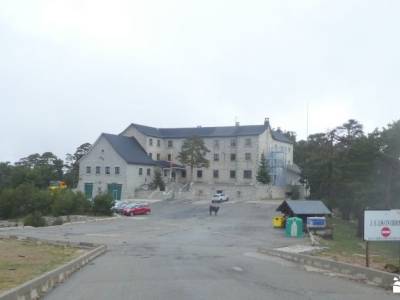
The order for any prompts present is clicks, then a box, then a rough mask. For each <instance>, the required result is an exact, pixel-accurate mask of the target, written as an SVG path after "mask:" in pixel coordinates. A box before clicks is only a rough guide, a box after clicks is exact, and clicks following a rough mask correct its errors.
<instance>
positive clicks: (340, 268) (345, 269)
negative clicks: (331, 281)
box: [259, 249, 396, 289]
mask: <svg viewBox="0 0 400 300" xmlns="http://www.w3.org/2000/svg"><path fill="white" fill-rule="evenodd" d="M259 251H260V252H261V253H264V254H268V255H273V256H278V257H281V258H284V259H287V260H290V261H293V262H296V263H300V264H303V265H308V266H313V267H315V268H319V269H326V270H329V271H331V272H333V273H338V274H343V275H346V276H350V277H352V278H354V279H356V280H362V281H365V282H367V283H369V284H374V285H377V286H380V287H383V288H386V289H391V288H392V286H393V277H394V276H396V274H393V273H388V272H384V271H379V270H375V269H370V268H366V267H361V266H356V265H351V264H348V263H343V262H337V261H334V260H330V259H325V258H321V257H316V256H311V255H305V254H298V253H289V252H284V251H278V250H273V249H260V250H259Z"/></svg>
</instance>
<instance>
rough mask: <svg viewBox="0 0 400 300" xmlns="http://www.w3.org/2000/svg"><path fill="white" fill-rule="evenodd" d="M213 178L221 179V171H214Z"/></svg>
mask: <svg viewBox="0 0 400 300" xmlns="http://www.w3.org/2000/svg"><path fill="white" fill-rule="evenodd" d="M213 177H214V178H218V177H219V171H218V170H213Z"/></svg>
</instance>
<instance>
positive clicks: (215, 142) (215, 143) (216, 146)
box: [214, 140, 219, 148]
mask: <svg viewBox="0 0 400 300" xmlns="http://www.w3.org/2000/svg"><path fill="white" fill-rule="evenodd" d="M214 147H215V148H218V147H219V140H214Z"/></svg>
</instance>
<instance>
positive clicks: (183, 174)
mask: <svg viewBox="0 0 400 300" xmlns="http://www.w3.org/2000/svg"><path fill="white" fill-rule="evenodd" d="M181 176H182V178H186V170H182V172H181Z"/></svg>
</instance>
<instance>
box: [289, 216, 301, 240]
mask: <svg viewBox="0 0 400 300" xmlns="http://www.w3.org/2000/svg"><path fill="white" fill-rule="evenodd" d="M285 235H286V236H288V237H297V238H301V237H303V220H302V219H301V218H297V217H292V218H288V219H287V220H286V227H285Z"/></svg>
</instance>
